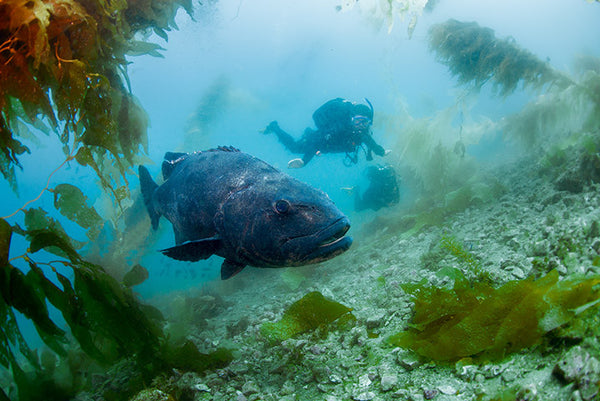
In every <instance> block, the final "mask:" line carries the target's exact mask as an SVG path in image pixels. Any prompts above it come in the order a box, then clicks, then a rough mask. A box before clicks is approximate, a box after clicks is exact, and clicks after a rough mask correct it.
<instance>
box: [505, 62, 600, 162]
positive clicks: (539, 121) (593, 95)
mask: <svg viewBox="0 0 600 401" xmlns="http://www.w3.org/2000/svg"><path fill="white" fill-rule="evenodd" d="M599 93H600V73H598V72H596V71H594V70H588V71H586V72H585V73H584V74H582V75H581V77H580V78H579V79H578V81H577V82H574V83H573V85H570V86H568V87H566V88H562V89H559V88H556V89H554V90H551V91H548V92H547V93H544V94H542V95H539V96H538V97H537V98H536V99H534V100H533V101H531V102H529V103H528V104H526V105H525V107H523V109H522V110H521V111H519V112H518V113H515V114H513V115H511V116H508V117H507V118H506V119H504V121H503V123H502V127H501V128H502V130H503V134H504V137H505V139H507V140H512V141H515V142H517V143H518V144H520V145H521V146H522V147H523V148H524V149H532V148H535V149H537V150H538V151H539V149H540V148H542V149H544V148H546V149H547V148H549V147H550V146H555V145H556V144H557V143H560V142H562V141H564V140H565V139H568V135H571V134H572V133H577V132H586V131H588V132H594V131H596V130H598V129H600V95H599Z"/></svg>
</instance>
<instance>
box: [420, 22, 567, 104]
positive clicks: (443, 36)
mask: <svg viewBox="0 0 600 401" xmlns="http://www.w3.org/2000/svg"><path fill="white" fill-rule="evenodd" d="M429 47H430V49H431V50H432V51H433V52H435V54H436V58H437V60H438V61H439V62H441V63H443V64H445V65H446V66H448V68H449V69H450V72H451V73H452V75H454V76H456V77H457V78H458V81H459V82H460V83H461V84H470V85H472V87H473V88H474V89H477V90H478V89H480V88H481V87H482V86H483V85H484V84H485V83H486V82H488V81H490V80H491V81H493V83H494V88H495V90H496V91H498V92H499V93H500V95H502V96H507V95H509V94H511V93H512V92H514V91H515V90H516V89H517V87H518V85H519V84H520V83H522V85H523V86H524V87H528V88H532V89H538V90H539V89H542V88H543V87H545V86H548V85H550V84H552V85H557V86H559V87H565V86H567V85H569V84H570V82H571V81H570V79H569V78H568V77H566V76H565V75H564V74H562V73H560V72H558V71H556V70H554V69H553V68H552V67H551V66H550V65H549V64H548V63H546V62H543V61H541V60H540V59H538V58H537V57H536V56H535V55H534V54H533V53H531V52H529V51H528V50H525V49H522V48H521V47H519V46H518V45H517V44H516V43H515V41H514V39H510V38H509V39H498V38H496V37H495V34H494V31H493V30H492V29H490V28H486V27H480V26H479V24H477V23H476V22H461V21H457V20H454V19H450V20H448V21H446V22H444V23H440V24H435V25H433V26H432V27H431V28H430V29H429Z"/></svg>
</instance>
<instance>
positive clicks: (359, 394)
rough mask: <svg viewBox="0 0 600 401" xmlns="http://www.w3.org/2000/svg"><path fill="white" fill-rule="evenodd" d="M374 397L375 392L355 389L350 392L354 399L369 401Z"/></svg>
mask: <svg viewBox="0 0 600 401" xmlns="http://www.w3.org/2000/svg"><path fill="white" fill-rule="evenodd" d="M373 398H375V393H374V392H372V391H364V390H357V391H355V392H354V393H353V394H352V399H353V400H354V401H370V400H372V399H373Z"/></svg>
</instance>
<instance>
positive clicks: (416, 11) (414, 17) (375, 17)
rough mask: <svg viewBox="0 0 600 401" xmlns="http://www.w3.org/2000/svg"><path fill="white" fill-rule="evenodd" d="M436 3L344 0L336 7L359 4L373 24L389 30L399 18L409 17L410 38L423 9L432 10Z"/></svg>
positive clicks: (427, 0) (424, 0) (431, 0)
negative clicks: (383, 26)
mask: <svg viewBox="0 0 600 401" xmlns="http://www.w3.org/2000/svg"><path fill="white" fill-rule="evenodd" d="M436 3H437V0H361V1H358V0H350V1H342V2H341V4H339V5H337V6H336V9H337V11H341V12H345V11H349V10H351V9H353V8H354V7H355V6H358V7H359V9H360V11H361V13H364V14H365V15H366V16H367V17H368V18H369V19H370V20H371V22H372V23H373V24H376V25H377V26H382V25H385V26H387V30H388V32H391V31H392V29H393V28H394V25H395V24H396V23H397V21H398V20H399V21H400V22H404V21H405V20H407V19H408V25H407V28H406V31H407V34H408V38H409V39H410V38H412V34H413V32H414V30H415V28H416V26H417V22H418V19H419V17H420V16H421V14H422V13H423V10H425V11H431V10H432V9H433V8H434V7H435V5H436Z"/></svg>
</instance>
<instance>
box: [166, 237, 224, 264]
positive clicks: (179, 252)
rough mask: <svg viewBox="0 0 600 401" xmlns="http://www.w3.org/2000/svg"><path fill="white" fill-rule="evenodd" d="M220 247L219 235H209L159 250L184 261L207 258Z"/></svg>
mask: <svg viewBox="0 0 600 401" xmlns="http://www.w3.org/2000/svg"><path fill="white" fill-rule="evenodd" d="M220 247H221V239H220V238H219V237H211V238H205V239H199V240H194V241H188V242H184V243H183V244H179V245H175V246H174V247H171V248H167V249H162V250H161V252H162V253H163V254H165V255H167V256H168V257H170V258H173V259H176V260H183V261H186V262H196V261H198V260H202V259H207V258H208V257H210V256H211V255H212V254H214V253H215V252H216V251H217V250H218V249H219V248H220Z"/></svg>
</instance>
